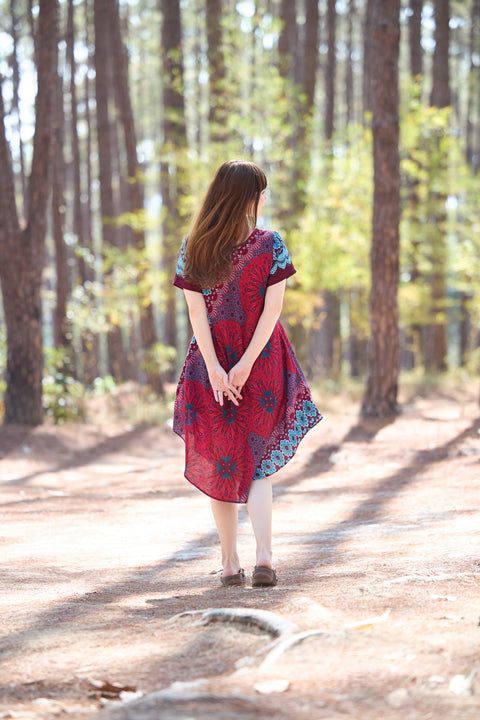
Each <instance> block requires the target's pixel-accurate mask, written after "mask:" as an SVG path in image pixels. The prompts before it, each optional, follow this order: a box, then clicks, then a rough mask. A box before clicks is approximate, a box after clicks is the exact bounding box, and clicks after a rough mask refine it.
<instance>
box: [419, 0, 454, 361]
mask: <svg viewBox="0 0 480 720" xmlns="http://www.w3.org/2000/svg"><path fill="white" fill-rule="evenodd" d="M434 10H435V50H434V53H433V84H432V92H431V96H430V104H431V105H432V106H435V107H438V108H444V107H448V106H449V105H450V81H449V78H450V72H449V22H450V0H435V3H434ZM443 132H445V131H443V130H442V131H441V134H440V136H439V137H438V138H437V139H436V142H437V145H438V147H437V149H436V152H437V153H438V154H439V156H440V157H439V163H438V167H437V168H435V178H432V181H433V180H435V181H436V183H437V184H438V179H439V178H441V177H443V178H445V180H446V177H447V173H448V158H447V157H446V153H443V154H442V151H441V149H440V143H441V135H442V134H443ZM440 184H441V183H440ZM429 194H430V201H429V202H430V206H431V208H432V211H431V215H430V223H431V225H432V227H435V228H436V233H435V237H434V238H433V241H432V247H431V249H430V252H431V260H432V267H433V268H434V270H433V272H432V275H431V279H430V286H431V297H432V311H431V312H432V322H431V323H430V324H429V325H428V326H427V327H426V332H425V337H426V343H425V363H426V367H427V370H430V371H433V372H441V371H443V370H446V367H447V331H446V321H445V303H446V292H447V279H446V264H447V237H446V221H447V216H446V211H445V203H446V199H447V198H446V193H445V191H443V190H440V191H438V190H435V189H434V188H433V187H430V193H429Z"/></svg>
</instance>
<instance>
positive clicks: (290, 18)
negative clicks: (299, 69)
mask: <svg viewBox="0 0 480 720" xmlns="http://www.w3.org/2000/svg"><path fill="white" fill-rule="evenodd" d="M280 21H281V23H282V29H281V31H280V36H279V38H278V53H279V71H280V75H281V76H282V77H283V78H285V79H287V78H288V79H289V80H291V81H292V82H293V81H294V79H295V70H294V64H295V57H296V54H297V42H298V30H297V8H296V0H281V5H280Z"/></svg>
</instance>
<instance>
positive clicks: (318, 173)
mask: <svg viewBox="0 0 480 720" xmlns="http://www.w3.org/2000/svg"><path fill="white" fill-rule="evenodd" d="M342 140H343V142H342ZM313 167H314V170H313V172H312V175H311V178H310V181H309V183H308V186H307V199H308V202H307V207H306V211H305V213H304V215H303V217H302V218H301V222H300V226H299V228H298V231H297V232H294V233H293V234H292V237H291V238H289V247H290V248H291V250H292V254H293V256H294V260H295V264H296V266H297V268H298V269H299V270H300V272H299V275H298V280H297V279H296V278H297V276H295V287H294V291H293V293H289V297H288V298H287V302H288V308H289V312H290V313H292V314H294V315H297V316H299V317H300V321H301V323H302V324H303V325H304V326H305V327H308V326H311V324H312V322H313V321H314V318H315V317H316V314H317V313H316V312H314V311H315V308H316V307H317V306H318V300H319V297H320V296H321V293H322V292H324V291H326V290H329V291H331V292H333V293H343V294H346V293H348V292H349V291H353V290H356V291H359V292H360V291H361V292H362V293H363V294H365V292H367V291H368V288H369V283H370V272H369V249H370V237H371V197H372V189H373V188H372V184H373V170H372V158H371V135H370V132H369V131H365V130H364V129H363V128H356V130H355V132H353V131H352V136H351V141H350V142H349V143H346V142H345V140H344V139H342V138H341V137H339V138H338V139H337V141H336V142H335V143H334V144H333V146H332V149H331V152H330V153H327V152H324V153H323V154H319V155H318V156H317V157H315V158H314V160H313ZM358 322H359V324H362V323H361V320H360V318H358Z"/></svg>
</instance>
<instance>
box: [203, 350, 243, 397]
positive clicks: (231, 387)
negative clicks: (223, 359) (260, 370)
mask: <svg viewBox="0 0 480 720" xmlns="http://www.w3.org/2000/svg"><path fill="white" fill-rule="evenodd" d="M250 370H251V366H250V365H248V364H247V363H246V362H242V360H240V361H239V362H238V363H237V364H236V365H234V366H233V367H232V368H231V370H230V372H228V373H227V372H225V370H224V369H223V368H222V366H221V365H220V363H218V364H217V365H215V366H214V367H212V368H210V369H209V370H208V377H209V379H210V384H211V386H212V390H213V397H214V398H215V401H216V402H218V404H219V405H222V406H223V402H224V400H225V398H226V399H227V400H230V401H231V402H232V403H233V404H234V405H239V404H240V403H239V401H240V400H242V399H243V397H242V389H243V386H244V385H245V383H246V382H247V380H248V376H249V375H250Z"/></svg>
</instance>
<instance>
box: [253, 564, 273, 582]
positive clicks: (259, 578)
mask: <svg viewBox="0 0 480 720" xmlns="http://www.w3.org/2000/svg"><path fill="white" fill-rule="evenodd" d="M276 584H277V574H276V572H275V570H272V568H269V567H265V566H264V565H259V566H256V567H255V570H254V571H253V575H252V587H273V586H274V585H276Z"/></svg>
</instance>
